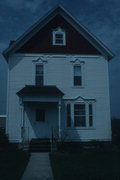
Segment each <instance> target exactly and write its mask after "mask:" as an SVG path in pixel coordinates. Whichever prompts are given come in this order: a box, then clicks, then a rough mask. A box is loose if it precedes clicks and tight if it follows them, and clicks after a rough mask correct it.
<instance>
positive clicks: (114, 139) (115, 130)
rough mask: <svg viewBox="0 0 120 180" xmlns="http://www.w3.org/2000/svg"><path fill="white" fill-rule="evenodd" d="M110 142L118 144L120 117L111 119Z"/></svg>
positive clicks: (119, 142) (119, 138)
mask: <svg viewBox="0 0 120 180" xmlns="http://www.w3.org/2000/svg"><path fill="white" fill-rule="evenodd" d="M111 124H112V142H113V144H115V145H120V119H112V121H111Z"/></svg>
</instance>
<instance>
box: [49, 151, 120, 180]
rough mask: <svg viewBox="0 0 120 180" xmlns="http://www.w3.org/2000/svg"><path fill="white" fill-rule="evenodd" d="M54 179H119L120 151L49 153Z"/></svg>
mask: <svg viewBox="0 0 120 180" xmlns="http://www.w3.org/2000/svg"><path fill="white" fill-rule="evenodd" d="M50 159H51V164H52V169H53V174H54V180H84V179H86V180H120V151H99V150H82V151H80V152H78V151H77V152H55V153H51V154H50Z"/></svg>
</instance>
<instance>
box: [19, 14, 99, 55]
mask: <svg viewBox="0 0 120 180" xmlns="http://www.w3.org/2000/svg"><path fill="white" fill-rule="evenodd" d="M58 27H61V28H62V29H64V30H65V31H66V37H65V38H66V45H65V46H55V45H53V43H52V31H53V29H56V28H58ZM17 52H18V53H55V54H56V53H58V54H101V53H100V52H99V51H98V50H97V49H96V48H95V47H94V46H93V45H92V44H90V43H89V42H88V40H86V39H85V38H84V37H83V36H82V35H81V34H80V33H79V32H78V31H77V30H76V29H75V28H73V27H72V26H71V25H70V24H69V23H68V22H67V21H66V20H65V19H64V18H63V17H62V16H61V15H56V16H55V17H54V18H53V19H52V20H51V21H50V22H49V23H47V24H46V25H45V26H44V27H43V28H42V29H41V30H40V31H39V32H38V33H36V34H35V35H34V36H33V37H32V38H31V39H30V40H29V41H27V42H26V43H25V44H24V45H23V46H22V47H21V48H20V49H19V50H18V51H17Z"/></svg>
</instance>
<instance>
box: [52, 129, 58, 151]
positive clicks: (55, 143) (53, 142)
mask: <svg viewBox="0 0 120 180" xmlns="http://www.w3.org/2000/svg"><path fill="white" fill-rule="evenodd" d="M54 145H55V146H57V140H56V138H55V137H54V131H53V127H51V152H52V151H53V146H54Z"/></svg>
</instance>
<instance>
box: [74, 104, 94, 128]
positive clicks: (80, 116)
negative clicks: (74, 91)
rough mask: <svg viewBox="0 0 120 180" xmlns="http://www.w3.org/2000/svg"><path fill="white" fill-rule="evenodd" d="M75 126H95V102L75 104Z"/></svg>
mask: <svg viewBox="0 0 120 180" xmlns="http://www.w3.org/2000/svg"><path fill="white" fill-rule="evenodd" d="M73 117H74V127H86V128H90V127H93V123H94V121H93V120H94V113H93V103H79V104H78V103H77V104H74V112H73Z"/></svg>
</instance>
